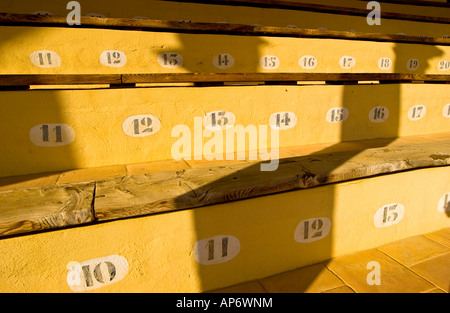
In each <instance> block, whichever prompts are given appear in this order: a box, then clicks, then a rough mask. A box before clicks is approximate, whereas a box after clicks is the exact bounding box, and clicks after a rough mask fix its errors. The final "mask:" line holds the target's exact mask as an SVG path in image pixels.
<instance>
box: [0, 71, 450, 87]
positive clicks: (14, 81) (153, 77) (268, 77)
mask: <svg viewBox="0 0 450 313" xmlns="http://www.w3.org/2000/svg"><path fill="white" fill-rule="evenodd" d="M289 81H291V82H301V81H329V82H331V81H337V82H345V81H346V82H356V83H357V82H358V81H383V82H390V81H391V82H399V81H402V82H408V81H409V82H410V81H421V82H422V81H423V82H449V81H450V75H434V74H429V75H427V74H401V73H398V74H397V73H389V74H378V73H354V74H352V73H158V74H154V73H143V74H97V75H93V74H92V75H85V74H29V75H28V74H25V75H0V86H4V87H14V86H29V85H47V86H50V85H89V84H94V85H95V84H110V85H111V87H120V86H123V87H134V85H133V84H139V83H141V84H142V83H186V82H194V83H203V82H289Z"/></svg>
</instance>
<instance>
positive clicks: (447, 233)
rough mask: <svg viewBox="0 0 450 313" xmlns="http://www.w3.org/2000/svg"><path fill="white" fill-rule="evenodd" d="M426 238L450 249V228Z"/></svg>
mask: <svg viewBox="0 0 450 313" xmlns="http://www.w3.org/2000/svg"><path fill="white" fill-rule="evenodd" d="M424 236H425V237H427V238H430V239H431V240H433V241H436V242H438V243H440V244H441V245H444V246H446V247H449V248H450V227H449V228H444V229H441V230H438V231H435V232H432V233H429V234H425V235H424Z"/></svg>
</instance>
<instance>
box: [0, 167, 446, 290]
mask: <svg viewBox="0 0 450 313" xmlns="http://www.w3.org/2000/svg"><path fill="white" fill-rule="evenodd" d="M449 177H450V167H442V168H431V169H421V170H415V171H410V172H404V173H398V174H392V175H385V176H379V177H375V178H369V179H364V180H357V181H352V182H346V183H340V184H335V185H328V186H322V187H317V188H311V189H307V190H300V191H293V192H288V193H282V194H277V195H271V196H265V197H261V198H254V199H248V200H244V201H237V202H231V203H226V204H220V205H214V206H210V207H203V208H198V209H194V210H185V211H179V212H173V213H167V214H160V215H154V216H147V217H142V218H135V219H127V220H122V221H114V222H109V223H103V224H99V225H92V226H84V227H78V228H71V229H65V230H58V231H53V232H47V233H41V234H34V235H28V236H20V237H16V238H8V239H2V240H0V253H1V255H2V258H0V268H2V270H1V271H0V291H1V292H72V291H71V289H70V288H69V286H68V283H67V280H66V276H67V273H68V270H67V264H69V263H70V262H72V261H76V262H84V261H87V260H91V259H96V258H101V257H106V256H110V255H120V256H122V257H124V258H125V259H126V260H127V262H128V271H127V273H126V275H125V277H124V278H123V279H122V280H120V281H118V282H116V283H113V284H111V285H109V286H105V287H101V285H100V287H101V288H98V289H95V290H94V292H97V291H98V292H198V291H204V290H209V289H214V288H219V287H222V286H226V285H230V284H235V283H239V282H242V281H247V280H252V279H256V278H260V277H265V276H268V275H271V274H275V273H279V272H282V271H286V270H289V269H293V268H296V267H300V266H303V265H307V264H312V263H315V262H319V261H323V260H325V259H328V258H330V257H334V256H338V255H343V254H348V253H352V252H355V251H358V250H362V249H368V248H372V247H376V246H379V245H382V244H385V243H387V242H391V241H394V240H399V239H402V238H405V237H408V236H414V235H417V234H422V233H426V232H431V231H434V230H438V229H441V228H445V227H449V226H450V219H449V218H448V216H447V214H448V213H447V214H446V213H444V212H440V211H438V202H439V199H440V198H442V196H443V195H445V194H446V193H448V192H450V190H449V189H448V187H449V185H450V180H449ZM405 182H408V183H407V184H406V183H405ZM391 203H399V204H402V205H403V206H404V208H405V211H404V215H403V218H402V219H400V220H399V221H398V223H396V224H392V225H390V226H386V227H375V224H374V215H375V213H376V212H377V211H378V210H379V209H380V208H382V207H383V206H385V205H387V204H391ZM324 217H326V218H328V219H329V220H330V221H331V230H330V232H329V234H328V235H326V236H325V237H322V238H319V240H317V241H314V242H310V243H301V242H297V241H296V240H295V239H294V232H295V230H296V228H297V226H298V225H299V224H300V223H301V222H302V221H305V220H307V219H311V218H324ZM218 235H222V236H224V235H225V236H234V237H236V238H238V240H239V243H240V250H239V252H238V253H237V255H236V256H235V257H234V258H231V259H230V260H228V261H227V262H224V263H218V264H210V265H201V264H199V263H198V262H197V261H196V260H195V255H194V247H195V244H196V242H197V241H199V240H202V239H208V238H212V237H214V236H218ZM230 249H231V248H230ZM361 279H364V281H365V279H366V277H365V276H364V277H362V278H361Z"/></svg>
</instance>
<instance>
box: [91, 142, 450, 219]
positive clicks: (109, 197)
mask: <svg viewBox="0 0 450 313" xmlns="http://www.w3.org/2000/svg"><path fill="white" fill-rule="evenodd" d="M449 164H450V141H449V140H447V141H441V142H433V143H425V144H417V145H408V146H399V147H390V148H386V147H382V148H373V149H367V150H364V151H361V152H359V153H357V152H355V151H343V152H335V153H326V152H325V151H324V152H323V154H317V155H310V156H306V157H294V158H286V159H282V161H281V162H280V164H279V167H278V169H277V170H276V171H272V172H270V171H268V172H262V171H261V170H260V164H259V163H257V162H255V163H251V164H235V165H229V166H220V167H212V168H199V169H188V170H182V171H177V172H165V173H154V174H148V175H136V176H132V177H124V178H119V179H113V180H107V181H102V182H98V183H97V189H96V196H95V201H94V203H95V216H96V218H97V219H98V220H99V221H105V220H115V219H121V218H128V217H134V216H142V215H147V214H153V213H161V212H168V211H175V210H182V209H190V208H196V207H202V206H207V205H212V204H218V203H225V202H229V201H235V200H243V199H247V198H251V197H257V196H263V195H269V194H274V193H278V192H285V191H290V190H297V189H304V188H310V187H315V186H319V185H324V184H330V183H337V182H343V181H348V180H353V179H362V178H365V177H371V176H375V175H380V174H387V173H395V172H399V171H404V170H411V169H417V168H423V167H433V166H442V165H449Z"/></svg>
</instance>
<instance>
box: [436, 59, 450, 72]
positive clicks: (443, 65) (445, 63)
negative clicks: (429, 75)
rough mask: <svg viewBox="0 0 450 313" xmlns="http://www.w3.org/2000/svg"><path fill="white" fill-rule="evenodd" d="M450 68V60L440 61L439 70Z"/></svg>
mask: <svg viewBox="0 0 450 313" xmlns="http://www.w3.org/2000/svg"><path fill="white" fill-rule="evenodd" d="M449 69H450V61H440V62H439V63H438V70H440V71H448V70H449Z"/></svg>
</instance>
